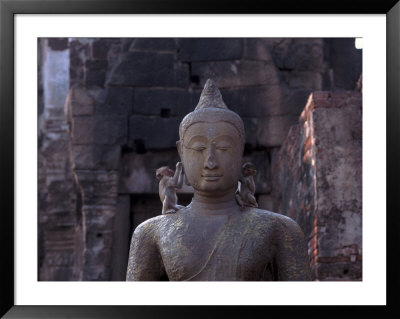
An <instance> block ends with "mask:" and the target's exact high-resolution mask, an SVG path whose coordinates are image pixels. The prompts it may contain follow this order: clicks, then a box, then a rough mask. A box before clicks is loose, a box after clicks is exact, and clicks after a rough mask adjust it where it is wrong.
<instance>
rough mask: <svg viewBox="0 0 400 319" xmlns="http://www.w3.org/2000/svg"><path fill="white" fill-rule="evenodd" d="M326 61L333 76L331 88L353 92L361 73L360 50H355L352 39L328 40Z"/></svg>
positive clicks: (326, 40)
mask: <svg viewBox="0 0 400 319" xmlns="http://www.w3.org/2000/svg"><path fill="white" fill-rule="evenodd" d="M324 41H325V43H326V50H325V51H326V60H328V61H329V66H330V69H331V72H332V75H333V79H332V80H333V83H332V87H334V88H338V89H342V90H354V89H355V88H356V81H357V80H358V78H359V76H360V74H361V72H362V50H357V49H355V45H354V38H328V39H325V40H324Z"/></svg>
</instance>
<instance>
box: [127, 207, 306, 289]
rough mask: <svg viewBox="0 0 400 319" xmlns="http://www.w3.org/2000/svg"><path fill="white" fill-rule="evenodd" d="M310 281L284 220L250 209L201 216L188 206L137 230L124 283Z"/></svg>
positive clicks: (296, 238)
mask: <svg viewBox="0 0 400 319" xmlns="http://www.w3.org/2000/svg"><path fill="white" fill-rule="evenodd" d="M165 274H166V275H167V276H168V279H169V280H171V281H172V280H174V281H187V280H195V281H239V280H244V281H267V280H293V281H295V280H310V273H309V266H308V256H307V250H306V247H305V241H304V236H303V233H302V231H301V230H300V228H299V226H298V225H297V224H296V223H295V222H294V221H293V220H292V219H290V218H288V217H286V216H283V215H280V214H276V213H272V212H269V211H265V210H260V209H256V208H245V209H244V210H242V211H240V210H233V211H232V212H231V213H228V214H214V215H203V214H201V212H199V211H196V212H194V211H193V210H192V209H191V207H190V205H189V206H188V207H186V208H183V209H181V210H179V211H178V212H177V213H176V214H170V215H162V216H157V217H155V218H152V219H149V220H147V221H145V222H144V223H142V224H141V225H139V226H138V227H137V229H136V230H135V232H134V234H133V236H132V242H131V248H130V254H129V261H128V271H127V278H126V279H127V280H147V281H150V280H151V281H157V280H160V278H161V277H162V276H163V275H165Z"/></svg>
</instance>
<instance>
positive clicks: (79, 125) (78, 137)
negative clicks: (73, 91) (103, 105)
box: [71, 116, 127, 145]
mask: <svg viewBox="0 0 400 319" xmlns="http://www.w3.org/2000/svg"><path fill="white" fill-rule="evenodd" d="M71 135H72V142H73V144H108V145H113V144H117V145H123V144H125V143H126V138H127V120H126V118H125V117H123V116H112V117H111V116H98V117H86V116H85V117H83V116H82V117H75V118H74V120H73V122H72V134H71Z"/></svg>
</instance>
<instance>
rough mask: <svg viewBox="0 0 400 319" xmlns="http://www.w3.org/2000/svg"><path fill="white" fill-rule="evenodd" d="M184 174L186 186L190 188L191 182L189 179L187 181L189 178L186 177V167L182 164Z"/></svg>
mask: <svg viewBox="0 0 400 319" xmlns="http://www.w3.org/2000/svg"><path fill="white" fill-rule="evenodd" d="M182 173H183V179H184V181H185V184H186V185H187V186H190V183H189V181H188V179H187V176H186V173H185V167H184V166H183V164H182Z"/></svg>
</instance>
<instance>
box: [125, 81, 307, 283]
mask: <svg viewBox="0 0 400 319" xmlns="http://www.w3.org/2000/svg"><path fill="white" fill-rule="evenodd" d="M179 138H180V140H179V141H178V142H177V148H178V152H179V155H180V158H181V164H180V163H178V164H177V168H179V169H180V171H179V173H180V174H184V175H185V176H184V179H185V181H186V183H188V184H190V185H191V186H192V187H193V189H194V195H193V199H192V201H191V203H190V204H189V205H188V206H186V207H185V206H179V208H178V209H176V210H173V211H171V213H168V214H162V215H159V216H157V217H154V218H151V219H149V220H147V221H145V222H143V223H142V224H140V225H139V226H138V227H137V228H136V229H135V231H134V233H133V236H132V241H131V247H130V252H129V260H128V269H127V275H126V280H127V281H137V280H143V281H159V280H163V279H164V280H165V279H166V280H170V281H272V280H274V281H305V280H310V269H309V264H308V263H309V260H308V255H307V249H306V243H305V239H304V235H303V232H302V231H301V229H300V227H299V226H298V224H297V223H296V222H295V221H293V220H292V219H290V218H289V217H286V216H284V215H281V214H277V213H273V212H270V211H266V210H262V209H258V208H257V205H256V204H255V203H253V204H251V205H246V204H245V201H242V202H241V203H238V198H237V197H238V193H237V190H238V182H239V181H240V180H243V174H242V165H243V163H242V156H243V149H244V141H245V132H244V125H243V121H242V119H241V118H240V117H239V116H238V115H237V114H236V113H235V112H233V111H231V110H229V109H228V108H227V106H226V105H225V103H224V102H223V100H222V96H221V93H220V92H219V90H218V88H217V87H216V85H215V83H214V82H213V81H212V80H210V79H209V80H208V81H207V83H206V84H205V87H204V89H203V92H202V94H201V97H200V100H199V103H198V105H197V107H196V108H195V110H194V111H193V112H191V113H189V114H188V115H186V117H185V118H184V119H183V120H182V122H181V124H180V127H179ZM253 202H254V201H253Z"/></svg>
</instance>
